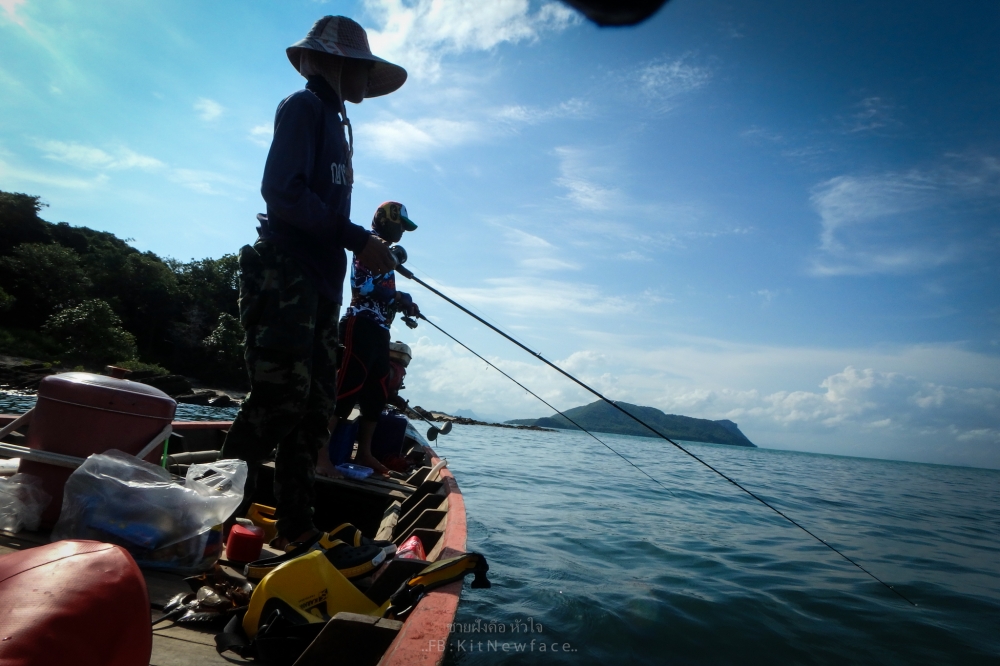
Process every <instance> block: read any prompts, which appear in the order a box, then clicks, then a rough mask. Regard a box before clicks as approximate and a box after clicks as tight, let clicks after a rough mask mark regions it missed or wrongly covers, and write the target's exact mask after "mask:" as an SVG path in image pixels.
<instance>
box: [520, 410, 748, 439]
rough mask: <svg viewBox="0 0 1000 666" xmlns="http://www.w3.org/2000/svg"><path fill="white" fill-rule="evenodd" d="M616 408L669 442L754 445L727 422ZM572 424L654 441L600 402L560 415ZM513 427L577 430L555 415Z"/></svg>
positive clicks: (647, 433)
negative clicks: (653, 429)
mask: <svg viewBox="0 0 1000 666" xmlns="http://www.w3.org/2000/svg"><path fill="white" fill-rule="evenodd" d="M615 404H616V405H618V406H619V407H621V408H622V409H624V410H625V411H627V412H628V413H629V414H632V415H633V416H636V417H638V418H640V419H642V420H643V421H645V422H646V423H648V424H649V425H651V426H653V427H654V428H656V430H657V431H658V432H659V433H660V434H661V435H666V436H667V437H669V438H670V439H682V440H685V441H688V442H707V443H709V444H731V445H733V446H752V447H756V445H755V444H754V443H753V442H751V441H750V440H749V439H747V437H746V435H744V434H743V433H742V432H740V429H739V428H738V427H737V426H736V424H735V423H733V422H732V421H729V420H728V419H722V420H720V421H710V420H708V419H696V418H692V417H690V416H679V415H677V414H665V413H664V412H661V411H660V410H658V409H655V408H653V407H643V406H641V405H630V404H629V403H627V402H616V403H615ZM563 413H564V414H566V416H568V417H569V418H571V419H573V421H575V422H577V423H579V424H580V425H581V426H582V427H584V428H586V429H587V430H591V431H594V432H606V433H612V434H615V435H635V436H637V437H655V436H656V435H654V434H653V433H651V432H650V431H649V430H647V429H646V428H644V427H643V426H641V425H640V424H639V423H637V422H635V421H633V420H632V419H630V418H629V417H627V416H625V415H624V414H622V413H621V412H620V411H618V410H617V409H615V408H614V407H612V406H611V405H609V404H607V403H606V402H604V401H603V400H598V401H597V402H592V403H590V404H589V405H583V406H582V407H574V408H573V409H567V410H566V411H565V412H563ZM507 423H510V424H513V425H528V426H539V427H542V428H562V429H566V430H576V429H577V427H576V426H575V425H573V424H572V423H570V422H569V421H567V420H566V419H565V418H563V417H562V416H560V415H558V414H553V415H552V416H546V417H543V418H540V419H513V420H510V421H507Z"/></svg>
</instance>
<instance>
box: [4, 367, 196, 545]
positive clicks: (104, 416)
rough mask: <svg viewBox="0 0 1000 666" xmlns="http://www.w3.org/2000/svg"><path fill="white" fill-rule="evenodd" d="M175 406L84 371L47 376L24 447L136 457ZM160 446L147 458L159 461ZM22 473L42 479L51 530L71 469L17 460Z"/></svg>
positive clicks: (132, 385)
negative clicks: (115, 452)
mask: <svg viewBox="0 0 1000 666" xmlns="http://www.w3.org/2000/svg"><path fill="white" fill-rule="evenodd" d="M176 409H177V403H176V402H175V401H174V400H173V398H171V397H170V396H168V395H167V394H166V393H164V392H163V391H161V390H159V389H156V388H153V387H152V386H147V385H145V384H139V383H138V382H130V381H126V380H124V379H114V378H113V377H105V376H103V375H94V374H90V373H88V372H67V373H64V374H61V375H51V376H49V377H46V378H45V379H43V380H42V382H41V384H40V385H39V387H38V400H37V402H36V403H35V411H34V413H33V414H32V416H31V425H30V426H29V428H28V441H27V445H28V446H29V447H30V448H32V449H38V450H40V451H53V452H55V453H62V454H65V455H69V456H77V457H79V458H86V457H87V456H89V455H90V454H92V453H103V452H105V451H107V450H109V449H118V450H119V451H124V452H125V453H133V454H134V453H139V451H141V450H142V449H143V447H145V446H146V445H147V444H149V442H150V441H152V439H153V438H154V437H156V435H157V434H159V433H160V431H161V430H163V428H164V426H166V425H167V424H168V423H170V422H171V421H172V420H173V418H174V411H175V410H176ZM162 452H163V447H162V446H159V447H157V448H156V449H155V450H154V451H153V452H152V453H150V454H149V455H148V456H147V457H146V460H147V461H149V462H153V463H158V462H159V460H160V456H161V455H162ZM18 471H20V472H23V473H25V474H34V475H35V476H38V477H41V479H42V482H43V484H44V486H45V491H46V492H47V493H49V494H50V495H52V502H51V503H50V504H49V506H48V508H46V510H45V511H44V512H43V513H42V525H43V526H46V527H51V526H52V525H54V524H55V522H56V520H58V518H59V511H60V510H61V509H62V491H63V486H64V485H66V479H68V478H69V475H70V474H71V472H72V470H69V469H66V468H65V467H55V466H53V465H46V464H44V463H37V462H31V461H29V460H22V461H21V466H20V468H19V470H18Z"/></svg>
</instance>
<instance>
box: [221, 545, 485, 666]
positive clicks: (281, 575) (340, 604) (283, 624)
mask: <svg viewBox="0 0 1000 666" xmlns="http://www.w3.org/2000/svg"><path fill="white" fill-rule="evenodd" d="M488 571H489V565H488V564H487V562H486V558H485V557H484V556H483V555H480V554H478V553H464V554H462V555H458V556H456V557H451V558H448V559H445V560H440V561H438V562H435V563H433V564H431V565H429V566H428V567H426V568H425V569H423V570H421V572H420V573H418V574H417V575H416V576H413V577H411V578H410V579H408V580H407V581H406V582H404V583H403V584H402V585H401V586H400V588H399V590H397V591H396V593H395V594H393V595H392V596H391V597H390V598H389V600H388V601H386V602H385V603H384V604H382V605H381V606H379V605H377V604H376V603H375V602H374V601H372V600H371V599H369V598H368V597H366V596H365V595H364V594H363V593H362V592H361V591H360V590H359V589H358V588H357V587H355V586H354V584H353V583H351V582H350V581H348V580H347V578H345V577H344V575H343V574H341V573H340V572H339V571H338V570H337V569H336V567H334V566H333V565H332V564H331V563H330V561H329V560H328V559H327V558H326V557H325V556H324V555H323V553H322V552H320V551H313V552H311V553H309V554H307V555H303V556H302V557H297V558H295V559H294V560H290V561H288V562H286V563H284V564H282V565H281V566H279V567H277V568H275V569H274V570H273V571H272V572H271V573H269V574H268V575H267V576H265V577H264V578H263V579H262V580H261V581H260V582H259V583H258V584H257V587H256V588H255V589H254V592H253V595H252V596H251V597H250V604H249V606H248V607H247V610H246V612H245V613H244V614H242V615H237V616H236V617H234V618H233V619H232V620H230V622H229V624H228V625H227V626H226V629H225V631H223V632H222V633H221V634H218V635H217V636H216V637H215V643H216V650H217V651H218V652H219V653H220V654H221V653H223V652H226V651H227V650H231V651H233V652H235V653H236V654H238V655H239V656H241V657H243V658H245V659H246V658H253V659H256V660H258V661H261V662H263V663H266V664H273V665H275V666H285V665H286V664H287V665H289V666H290V665H291V664H294V662H295V660H297V659H298V658H299V656H300V655H301V654H302V652H303V651H305V649H306V648H307V647H309V644H310V643H312V641H313V640H314V639H315V638H316V636H318V635H319V632H320V631H322V629H323V627H324V626H325V625H326V623H327V622H328V621H329V620H330V619H331V618H333V617H334V616H335V615H336V614H337V613H341V612H350V613H358V614H361V615H371V616H375V617H385V618H390V619H404V618H405V617H406V616H407V615H408V614H409V613H410V612H411V611H412V610H413V609H414V607H415V606H416V605H417V603H418V602H419V601H420V599H421V598H422V597H423V596H424V595H425V594H426V593H427V592H429V591H430V590H433V589H435V588H437V587H440V586H442V585H447V584H448V583H452V582H454V581H456V580H461V579H463V578H464V577H465V576H466V574H470V573H471V574H474V575H475V578H474V580H473V582H472V587H474V588H488V587H490V581H489V579H487V578H486V573H487V572H488Z"/></svg>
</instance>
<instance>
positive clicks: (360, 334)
mask: <svg viewBox="0 0 1000 666" xmlns="http://www.w3.org/2000/svg"><path fill="white" fill-rule="evenodd" d="M416 228H417V225H416V224H414V222H413V221H412V220H411V219H410V217H409V215H408V214H407V212H406V206H404V205H403V204H401V203H399V202H398V201H386V202H385V203H383V204H382V205H381V206H379V207H378V209H376V211H375V215H374V217H373V218H372V231H373V232H374V233H375V235H377V236H378V237H379V238H381V239H382V240H384V241H385V242H387V243H390V244H392V243H398V242H399V240H400V238H402V236H403V232H404V231H414V230H415V229H416ZM396 312H402V313H404V314H405V315H407V316H410V317H415V316H417V315H418V314H420V308H418V307H417V304H416V303H414V302H413V299H412V298H410V295H409V294H407V293H404V292H402V291H396V273H395V271H392V270H389V271H374V270H372V269H371V268H369V267H368V266H367V265H365V263H364V262H363V261H361V257H359V256H357V255H355V257H354V263H353V264H352V266H351V305H350V307H349V308H348V309H347V314H346V316H345V317H344V319H343V321H342V322H341V326H342V330H341V336H342V337H343V340H344V361H343V364H342V366H341V369H340V375H339V376H338V378H337V408H336V410H335V412H334V413H335V414H336V417H337V418H336V420H334V421H333V422H331V430H334V432H337V431H336V426H337V424H338V422H342V421H343V420H344V419H346V418H347V417H348V415H350V413H351V410H352V409H353V408H354V405H355V404H357V405H358V406H359V408H360V410H361V418H360V423H359V424H358V452H357V455H356V456H355V458H354V462H355V463H357V464H359V465H364V466H365V467H370V468H372V469H373V470H375V471H376V472H378V473H379V474H385V473H386V472H388V469H387V468H386V467H385V465H383V464H382V463H380V462H379V461H378V460H377V459H376V458H375V456H373V455H372V453H371V442H372V435H374V433H375V427H376V426H377V425H378V420H379V416H380V415H381V414H382V410H383V409H385V405H386V401H387V399H388V397H389V340H390V338H389V327H390V326H392V320H393V318H394V317H395V316H396ZM341 427H344V426H343V424H341ZM338 434H339V433H338ZM333 439H336V437H334V438H333ZM338 448H339V447H338ZM326 463H327V461H326V460H321V461H320V465H321V469H322V470H323V471H324V472H327V470H328V466H327V464H326Z"/></svg>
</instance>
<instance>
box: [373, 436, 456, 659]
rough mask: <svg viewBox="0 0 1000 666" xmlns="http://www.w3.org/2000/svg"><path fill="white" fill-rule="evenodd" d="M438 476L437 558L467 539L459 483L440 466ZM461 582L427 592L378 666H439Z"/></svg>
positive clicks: (434, 458)
mask: <svg viewBox="0 0 1000 666" xmlns="http://www.w3.org/2000/svg"><path fill="white" fill-rule="evenodd" d="M425 448H426V449H427V451H428V452H429V453H430V456H431V464H432V465H434V464H437V462H438V461H439V460H441V458H440V456H438V454H437V452H435V451H434V449H432V448H431V447H430V446H425ZM440 474H441V483H442V484H443V487H444V488H446V489H447V500H448V514H447V517H446V521H447V522H446V523H445V528H444V535H443V536H442V537H441V543H442V547H441V550H440V555H439V556H438V559H441V558H447V557H453V556H456V555H460V554H462V553H464V552H465V547H466V539H467V536H468V531H467V527H466V518H465V499H464V498H463V497H462V491H461V490H460V489H459V487H458V481H457V480H456V479H455V475H454V474H452V472H451V470H449V469H448V468H447V467H442V468H441V471H440ZM463 583H464V581H462V580H458V581H455V582H454V583H449V584H448V585H445V586H443V587H440V588H438V589H436V590H432V591H430V592H428V593H427V595H426V596H424V597H423V598H422V599H421V600H420V602H419V603H418V604H417V606H416V608H414V609H413V611H412V612H411V613H410V615H409V617H407V618H406V621H405V622H404V623H403V627H402V629H400V630H399V634H398V635H397V636H396V638H395V639H394V640H393V641H392V643H391V644H390V645H389V647H388V648H387V649H386V651H385V654H384V655H382V659H381V660H380V661H379V662H378V666H409V665H411V664H413V665H416V666H437V664H440V663H441V662H442V661H443V660H444V657H445V654H446V650H447V641H448V636H449V635H450V633H451V631H450V630H451V625H452V624H453V623H454V621H455V614H456V612H457V611H458V602H459V599H460V597H461V595H462V586H463ZM442 641H443V643H442ZM442 646H443V649H442Z"/></svg>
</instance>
